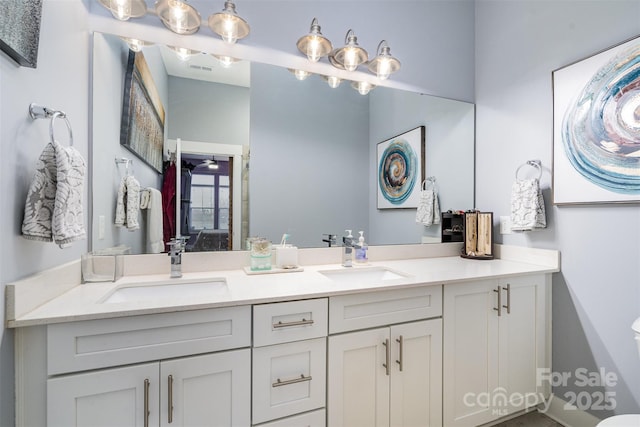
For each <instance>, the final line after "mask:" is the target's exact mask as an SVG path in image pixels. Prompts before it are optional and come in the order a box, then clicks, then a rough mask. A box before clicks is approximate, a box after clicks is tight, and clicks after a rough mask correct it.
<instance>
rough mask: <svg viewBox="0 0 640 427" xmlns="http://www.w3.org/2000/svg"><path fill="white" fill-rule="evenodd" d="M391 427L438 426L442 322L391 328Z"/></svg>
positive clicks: (440, 392)
mask: <svg viewBox="0 0 640 427" xmlns="http://www.w3.org/2000/svg"><path fill="white" fill-rule="evenodd" d="M391 343H392V347H391V348H392V352H391V355H392V357H391V360H392V366H393V367H392V371H391V411H390V413H391V425H392V426H404V427H415V426H423V427H427V426H441V425H442V319H433V320H426V321H422V322H414V323H407V324H403V325H395V326H392V327H391Z"/></svg>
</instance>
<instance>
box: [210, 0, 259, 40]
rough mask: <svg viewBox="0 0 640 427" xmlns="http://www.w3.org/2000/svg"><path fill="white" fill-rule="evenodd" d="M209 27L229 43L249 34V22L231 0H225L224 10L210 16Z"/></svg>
mask: <svg viewBox="0 0 640 427" xmlns="http://www.w3.org/2000/svg"><path fill="white" fill-rule="evenodd" d="M209 28H211V31H213V32H214V33H216V34H217V35H219V36H220V37H222V40H224V41H225V42H227V43H229V44H233V43H235V42H236V40H240V39H243V38H245V37H247V36H248V35H249V24H247V21H245V20H244V19H242V18H241V17H240V16H239V15H238V14H237V13H236V5H235V4H234V3H233V2H232V1H229V0H227V1H225V2H224V9H223V10H222V12H218V13H214V14H213V15H211V16H209Z"/></svg>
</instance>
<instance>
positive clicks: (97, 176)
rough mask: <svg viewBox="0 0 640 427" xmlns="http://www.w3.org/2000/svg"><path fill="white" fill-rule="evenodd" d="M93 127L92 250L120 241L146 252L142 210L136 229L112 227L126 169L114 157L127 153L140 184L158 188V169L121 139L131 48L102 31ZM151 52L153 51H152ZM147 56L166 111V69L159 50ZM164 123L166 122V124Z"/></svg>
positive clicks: (97, 37) (95, 57)
mask: <svg viewBox="0 0 640 427" xmlns="http://www.w3.org/2000/svg"><path fill="white" fill-rule="evenodd" d="M93 47H94V51H93V52H94V53H93V61H94V63H93V70H92V79H93V81H92V84H93V91H92V96H93V104H92V105H93V111H92V113H93V114H92V116H93V129H92V131H91V137H92V144H91V149H92V156H93V158H95V159H101V160H100V161H96V162H92V163H91V170H92V174H91V175H92V176H93V177H94V179H92V180H91V181H90V182H92V189H93V194H91V195H90V197H91V198H92V199H93V200H92V202H93V209H94V211H93V218H92V227H93V231H92V232H93V234H92V236H93V239H92V240H93V242H94V243H95V244H94V246H93V247H92V250H97V249H105V248H110V247H113V246H118V245H124V246H128V247H130V248H131V253H134V254H137V253H142V252H144V250H145V248H146V230H147V221H146V211H144V210H143V211H141V214H140V216H139V217H138V220H139V223H140V229H138V230H135V231H129V230H127V229H126V227H116V226H115V225H114V222H115V211H116V195H117V193H118V188H119V186H120V182H121V180H122V178H123V177H124V176H125V175H126V173H127V171H126V167H125V165H124V164H117V163H116V162H115V159H116V158H127V159H131V160H132V163H131V165H130V166H129V173H130V174H132V175H133V176H135V177H136V179H137V180H138V181H139V182H140V186H141V188H146V187H153V188H158V189H159V188H161V185H162V175H161V174H159V173H158V172H156V170H155V169H153V168H152V167H150V166H148V165H147V164H145V163H144V162H143V161H142V160H140V159H139V158H138V157H136V156H135V154H133V153H132V152H131V151H129V150H128V149H126V148H124V146H122V145H120V121H121V117H122V94H123V93H124V80H125V72H126V68H127V61H128V58H129V48H128V47H127V45H126V43H124V42H123V41H122V40H120V39H118V38H115V37H105V36H104V35H103V34H100V33H96V34H94V35H93ZM154 53H155V54H154ZM145 60H146V62H147V64H148V65H149V69H150V70H151V74H152V76H153V81H154V83H155V86H156V88H157V90H158V94H159V96H160V99H161V101H162V105H163V106H164V108H165V113H167V112H168V108H169V105H168V102H167V100H168V96H167V92H168V88H167V73H166V71H165V69H164V64H163V63H162V62H161V58H160V55H159V54H158V53H156V52H152V51H150V52H147V53H145ZM166 126H167V123H166V122H165V128H166ZM100 216H103V217H104V218H105V230H104V238H103V239H100V238H99V230H98V227H99V224H98V222H99V218H100Z"/></svg>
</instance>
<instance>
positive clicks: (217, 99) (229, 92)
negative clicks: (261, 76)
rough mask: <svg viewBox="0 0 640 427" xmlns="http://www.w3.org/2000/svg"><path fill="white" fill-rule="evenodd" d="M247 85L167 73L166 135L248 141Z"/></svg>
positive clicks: (220, 141) (227, 142)
mask: <svg viewBox="0 0 640 427" xmlns="http://www.w3.org/2000/svg"><path fill="white" fill-rule="evenodd" d="M249 92H250V91H249V88H246V87H240V86H231V85H224V84H218V83H205V82H202V81H197V80H191V79H183V78H180V77H171V76H170V77H169V99H170V100H171V105H170V108H171V114H170V115H169V120H168V122H169V123H168V130H169V132H168V135H169V139H177V138H182V139H183V140H185V141H202V142H216V143H220V144H235V145H249Z"/></svg>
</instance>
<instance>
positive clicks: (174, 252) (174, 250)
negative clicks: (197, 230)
mask: <svg viewBox="0 0 640 427" xmlns="http://www.w3.org/2000/svg"><path fill="white" fill-rule="evenodd" d="M185 246H186V244H185V239H184V238H183V237H181V238H179V239H175V238H174V239H171V241H170V242H169V254H168V255H169V256H170V257H171V275H170V277H175V278H178V277H182V251H184V248H185Z"/></svg>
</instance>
